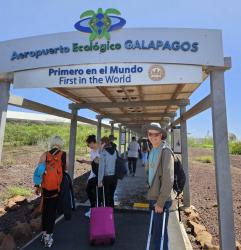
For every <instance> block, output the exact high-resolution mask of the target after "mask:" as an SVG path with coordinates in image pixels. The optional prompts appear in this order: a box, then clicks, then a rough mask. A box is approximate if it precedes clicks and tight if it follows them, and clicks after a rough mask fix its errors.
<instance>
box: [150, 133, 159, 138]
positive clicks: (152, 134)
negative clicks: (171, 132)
mask: <svg viewBox="0 0 241 250" xmlns="http://www.w3.org/2000/svg"><path fill="white" fill-rule="evenodd" d="M160 134H161V133H148V136H149V137H158V136H159V135H160Z"/></svg>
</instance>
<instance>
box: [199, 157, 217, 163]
mask: <svg viewBox="0 0 241 250" xmlns="http://www.w3.org/2000/svg"><path fill="white" fill-rule="evenodd" d="M195 159H196V160H197V161H200V162H202V163H212V162H213V157H212V156H210V155H205V156H199V157H196V158H195Z"/></svg>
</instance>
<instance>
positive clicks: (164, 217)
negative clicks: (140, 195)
mask: <svg viewBox="0 0 241 250" xmlns="http://www.w3.org/2000/svg"><path fill="white" fill-rule="evenodd" d="M153 217H154V209H152V210H151V220H150V225H149V232H148V239H147V244H146V250H149V249H150V243H151V231H152V225H153ZM165 225H166V210H165V209H164V210H163V219H162V234H161V243H160V250H163V244H164V233H165Z"/></svg>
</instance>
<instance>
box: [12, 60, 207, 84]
mask: <svg viewBox="0 0 241 250" xmlns="http://www.w3.org/2000/svg"><path fill="white" fill-rule="evenodd" d="M202 80H203V79H202V67H201V66H192V65H172V64H163V65H161V64H148V63H116V64H88V65H72V66H62V67H51V68H44V69H34V70H26V71H19V72H15V73H14V87H15V88H51V87H68V88H69V87H73V88H76V87H90V86H92V87H93V86H115V85H118V86H120V85H143V84H145V85H147V84H151V85H154V84H174V83H177V84H179V83H180V84H182V83H185V84H187V83H201V82H202Z"/></svg>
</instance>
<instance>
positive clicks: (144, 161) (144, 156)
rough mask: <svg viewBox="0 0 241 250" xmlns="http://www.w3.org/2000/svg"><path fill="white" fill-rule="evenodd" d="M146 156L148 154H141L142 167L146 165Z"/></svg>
mask: <svg viewBox="0 0 241 250" xmlns="http://www.w3.org/2000/svg"><path fill="white" fill-rule="evenodd" d="M147 156H148V152H142V164H144V165H146V164H147Z"/></svg>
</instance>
